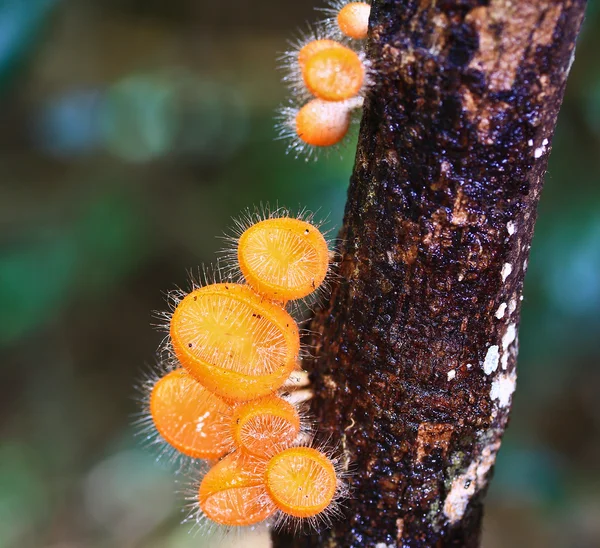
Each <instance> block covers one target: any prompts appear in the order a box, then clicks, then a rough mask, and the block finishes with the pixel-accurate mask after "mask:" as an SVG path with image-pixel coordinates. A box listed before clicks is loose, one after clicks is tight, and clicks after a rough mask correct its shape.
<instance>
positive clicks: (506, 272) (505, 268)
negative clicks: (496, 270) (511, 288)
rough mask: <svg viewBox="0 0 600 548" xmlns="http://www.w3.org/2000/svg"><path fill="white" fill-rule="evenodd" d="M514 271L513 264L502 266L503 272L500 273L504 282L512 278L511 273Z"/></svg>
mask: <svg viewBox="0 0 600 548" xmlns="http://www.w3.org/2000/svg"><path fill="white" fill-rule="evenodd" d="M512 270H513V267H512V264H510V263H504V265H503V266H502V271H501V272H500V275H501V276H502V281H503V282H505V281H506V278H508V277H509V276H510V273H511V272H512Z"/></svg>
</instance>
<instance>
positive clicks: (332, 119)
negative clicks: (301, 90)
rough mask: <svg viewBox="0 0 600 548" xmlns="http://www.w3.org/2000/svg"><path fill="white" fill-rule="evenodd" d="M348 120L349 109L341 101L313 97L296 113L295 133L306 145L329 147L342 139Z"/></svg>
mask: <svg viewBox="0 0 600 548" xmlns="http://www.w3.org/2000/svg"><path fill="white" fill-rule="evenodd" d="M350 121H351V109H348V108H346V106H345V105H344V104H343V103H337V102H336V103H332V102H329V101H323V100H322V99H313V100H312V101H310V102H308V103H307V104H306V105H304V106H303V107H302V108H301V109H300V110H299V111H298V114H297V115H296V120H295V122H296V134H297V135H298V138H299V139H301V140H302V141H304V142H305V143H306V144H308V145H312V146H315V147H330V146H333V145H337V144H338V143H340V142H341V141H342V140H343V139H344V137H345V136H346V134H347V133H348V129H349V128H350Z"/></svg>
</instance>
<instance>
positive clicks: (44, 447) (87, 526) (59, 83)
mask: <svg viewBox="0 0 600 548" xmlns="http://www.w3.org/2000/svg"><path fill="white" fill-rule="evenodd" d="M280 6H281V4H280V3H275V2H273V1H272V0H265V2H262V3H258V4H256V3H253V4H251V5H250V4H248V3H247V2H244V1H242V0H232V1H231V2H228V3H227V4H225V3H222V5H221V4H210V5H209V4H208V3H206V2H198V1H196V0H194V1H192V0H171V1H170V2H162V1H148V0H144V1H138V0H127V1H116V0H111V1H108V0H107V1H106V2H95V1H93V0H63V2H58V1H52V0H27V1H25V0H3V1H2V0H0V92H1V93H2V99H3V109H2V110H1V111H0V122H1V123H0V171H1V172H2V174H3V177H2V183H0V223H1V225H0V226H1V228H2V230H1V232H0V235H1V237H0V364H1V369H0V372H1V375H2V377H1V378H2V383H1V384H0V387H1V389H2V393H1V397H0V409H1V410H2V414H1V415H0V416H1V422H0V429H1V430H0V435H1V439H2V446H1V448H0V548H9V547H16V546H18V547H19V548H28V547H34V548H39V547H54V548H58V547H61V548H67V547H80V546H84V547H104V546H119V547H121V546H123V547H127V546H140V547H141V546H147V547H152V548H155V547H156V548H158V547H159V546H161V547H173V548H186V547H188V546H198V547H199V546H214V545H215V544H216V542H217V541H216V540H215V539H213V538H206V537H201V536H199V537H190V536H188V535H187V530H188V528H187V526H180V525H179V521H180V520H181V518H182V514H181V513H180V512H179V508H180V507H181V505H182V501H181V497H175V496H174V494H173V493H174V487H175V485H174V481H173V476H172V473H171V471H170V470H168V469H165V468H164V467H161V466H159V465H157V464H156V463H155V462H154V454H153V453H152V451H149V450H146V449H143V448H141V447H140V446H141V445H143V443H142V440H137V441H136V440H135V439H134V436H133V428H132V427H131V426H130V424H131V422H132V419H131V416H132V414H133V413H135V412H136V411H137V409H138V406H137V403H136V402H135V401H134V400H133V398H132V394H133V392H134V391H133V389H132V386H133V385H134V383H135V382H136V379H138V378H139V372H140V370H141V368H142V367H143V365H144V363H153V360H154V357H153V353H154V349H155V348H156V347H157V346H158V344H159V342H160V340H161V338H162V334H161V333H157V332H156V331H154V330H153V329H152V328H151V326H150V324H151V323H155V320H153V319H152V316H151V313H152V311H153V310H161V309H164V308H165V306H166V305H165V302H164V295H163V294H162V293H161V292H163V291H167V290H169V289H172V288H173V287H175V286H183V287H186V285H187V281H188V276H189V274H188V272H189V271H191V270H195V269H197V267H198V265H200V264H203V263H204V264H206V263H211V262H214V259H215V251H216V250H217V249H218V248H219V247H221V243H222V242H220V241H219V240H218V239H217V237H218V236H219V235H221V234H223V232H224V231H225V230H226V229H227V227H229V226H231V217H233V216H237V215H239V213H240V212H241V211H243V210H244V209H246V208H252V207H253V206H255V205H259V204H261V203H267V202H269V203H270V204H272V205H275V204H280V205H286V206H288V207H291V208H298V209H300V208H302V207H308V208H310V209H313V210H317V211H318V216H320V217H323V218H325V217H328V219H329V222H328V226H329V228H331V229H332V230H333V234H335V232H336V230H337V227H338V226H339V224H340V222H341V218H342V213H343V207H344V201H345V193H346V188H347V184H348V178H349V175H350V172H351V169H352V163H353V149H354V144H351V145H349V146H348V147H347V149H346V150H344V151H342V152H343V159H342V158H340V155H339V154H338V153H335V152H334V153H331V154H330V155H329V156H326V157H322V158H321V159H320V161H318V162H316V163H315V162H304V161H302V160H297V159H295V158H294V157H293V156H290V155H286V154H285V145H284V143H282V142H280V141H277V140H275V137H276V135H275V131H274V129H273V116H274V111H275V109H276V107H277V105H278V104H279V103H281V102H282V101H283V100H284V89H283V87H282V85H281V84H280V83H279V74H278V73H277V72H276V71H275V65H276V56H277V52H281V51H282V50H284V49H285V47H286V39H287V38H288V37H290V36H291V35H292V34H293V31H294V28H296V27H298V26H301V25H302V22H303V21H305V20H307V19H312V18H313V13H312V8H313V2H309V1H308V0H307V1H303V2H296V3H292V4H289V5H286V8H285V10H281V9H280ZM599 28H600V1H598V0H594V1H592V2H589V8H588V15H587V19H586V22H585V28H584V32H583V34H582V37H581V40H580V44H579V47H578V55H577V60H576V62H575V64H574V66H573V70H572V73H571V77H570V82H569V87H568V90H567V96H566V99H565V103H564V106H563V110H562V113H561V117H560V123H559V128H558V132H557V135H556V138H555V140H554V143H553V153H552V156H551V161H550V169H549V175H548V178H547V185H546V189H545V191H544V195H543V199H542V203H541V207H540V217H539V222H538V226H537V230H536V236H535V239H534V243H533V247H532V250H531V257H530V261H529V273H528V276H527V281H526V289H525V300H524V302H523V318H522V326H521V330H520V337H519V338H520V346H521V353H520V363H519V367H520V374H519V390H518V391H517V393H516V398H515V406H514V412H513V415H512V424H511V427H510V428H509V430H508V432H507V435H506V439H505V443H504V445H503V448H502V451H501V452H500V455H499V459H498V466H497V470H496V480H495V481H494V482H493V484H492V488H491V492H490V500H489V505H488V508H487V514H486V515H487V517H486V519H487V522H486V527H485V532H484V533H485V542H484V546H486V547H487V548H493V547H496V546H515V547H521V546H522V547H525V546H526V547H528V548H530V547H536V546H540V547H541V546H544V547H547V546H557V547H562V546H565V547H567V546H568V547H572V546H577V547H582V548H583V547H588V546H589V547H592V546H598V545H600V525H599V524H600V470H599V469H598V466H597V463H598V462H600V435H599V434H600V412H599V409H600V408H599V407H598V405H597V392H598V388H599V386H600V372H599V371H598V368H597V364H598V361H599V359H600V342H599V341H600V337H599V336H598V335H599V334H600V207H599V206H600V184H599V183H600V161H599V158H600V154H599V151H600V65H599V64H598V62H597V52H598V51H599V50H600V33H599V32H598V29H599ZM184 483H185V482H184ZM230 543H232V544H230V545H232V546H233V545H235V539H233V540H231V541H230ZM248 546H249V544H248Z"/></svg>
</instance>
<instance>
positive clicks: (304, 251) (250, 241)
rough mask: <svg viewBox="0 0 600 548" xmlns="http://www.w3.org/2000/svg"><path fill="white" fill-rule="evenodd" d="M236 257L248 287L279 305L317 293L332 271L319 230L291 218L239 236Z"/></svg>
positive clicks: (260, 224) (266, 222)
mask: <svg viewBox="0 0 600 548" xmlns="http://www.w3.org/2000/svg"><path fill="white" fill-rule="evenodd" d="M237 254H238V261H239V265H240V270H241V271H242V274H243V275H244V278H245V279H246V281H247V282H248V284H249V285H251V286H252V287H253V288H254V289H255V290H256V291H257V292H259V293H260V294H262V295H265V296H266V297H268V298H269V299H272V300H274V301H279V302H286V301H288V300H293V299H300V298H302V297H306V296H307V295H309V294H310V293H312V292H313V291H315V290H316V289H317V288H318V287H319V286H320V285H321V284H322V283H323V281H324V279H325V276H326V274H327V269H328V267H329V249H328V248H327V242H326V241H325V238H324V237H323V235H322V234H321V232H320V231H319V229H318V228H316V227H315V226H313V225H311V224H310V223H308V222H306V221H303V220H301V219H295V218H290V217H281V218H272V219H265V220H264V221H260V222H258V223H256V224H253V225H252V226H250V227H249V228H248V229H247V230H245V231H244V233H243V234H242V235H241V236H240V239H239V241H238V252H237Z"/></svg>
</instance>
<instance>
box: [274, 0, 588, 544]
mask: <svg viewBox="0 0 600 548" xmlns="http://www.w3.org/2000/svg"><path fill="white" fill-rule="evenodd" d="M584 8H585V0H488V1H481V0H460V1H459V0H437V1H423V0H420V1H417V0H374V2H373V5H372V15H371V21H370V38H369V43H368V57H369V59H370V62H371V63H372V67H373V84H372V89H371V91H370V93H369V94H368V95H367V98H366V101H365V110H364V117H363V121H362V126H361V133H360V139H359V146H358V152H357V156H356V164H355V167H354V173H353V175H352V179H351V183H350V188H349V192H348V203H347V206H346V212H345V218H344V224H343V228H342V232H341V242H342V244H341V250H340V251H341V264H340V276H339V277H338V278H337V279H336V280H335V281H334V283H333V288H332V292H331V295H330V298H329V300H328V302H326V303H324V304H323V306H322V309H321V310H319V311H317V312H316V315H315V317H314V320H313V322H312V326H311V330H313V331H315V332H316V335H315V336H314V337H313V339H312V340H311V341H310V342H311V343H312V344H313V345H314V349H315V350H314V353H315V358H314V359H313V361H312V376H311V379H312V389H313V391H314V398H313V399H312V401H311V405H312V410H313V413H314V414H315V416H316V417H317V421H318V424H319V429H320V431H322V432H323V433H324V434H325V435H326V436H327V435H329V436H331V438H332V439H337V440H339V441H340V446H341V448H342V449H343V452H344V456H343V462H344V463H346V464H348V463H349V465H350V473H349V484H350V492H351V494H350V497H349V498H348V499H347V500H345V501H344V507H345V514H346V519H343V520H340V521H337V522H336V523H335V524H334V526H333V528H332V529H330V530H323V531H320V532H319V533H318V534H315V535H312V536H307V537H302V536H297V537H294V538H292V537H289V536H284V535H282V534H277V533H276V534H275V537H274V542H275V546H279V547H283V546H286V547H288V546H293V547H300V546H304V547H308V546H328V547H344V548H347V547H367V546H368V547H372V546H378V547H383V546H407V547H417V546H418V547H432V546H435V547H444V546H457V547H458V546H461V547H476V546H478V545H479V539H480V531H481V521H482V514H483V497H484V495H485V492H486V489H487V485H488V482H489V479H490V476H491V471H492V469H493V466H494V462H495V457H496V454H497V452H498V449H499V448H500V441H501V437H502V434H503V432H504V429H505V427H506V424H507V420H508V415H509V410H510V404H511V400H512V394H513V391H514V389H515V382H516V370H515V365H516V357H517V345H518V343H517V328H518V325H519V313H520V302H521V295H522V287H523V278H524V275H525V269H526V260H527V257H528V254H529V248H530V243H531V238H532V235H533V229H534V222H535V217H536V207H537V203H538V199H539V196H540V191H541V189H542V184H543V178H544V174H545V172H546V167H547V161H548V155H549V153H550V149H551V141H552V136H553V133H554V128H555V124H556V119H557V115H558V110H559V106H560V104H561V101H562V98H563V93H564V89H565V84H566V80H567V75H568V73H569V68H570V66H571V63H572V60H573V55H574V48H575V40H576V37H577V34H578V31H579V28H580V25H581V22H582V19H583V14H584Z"/></svg>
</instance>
